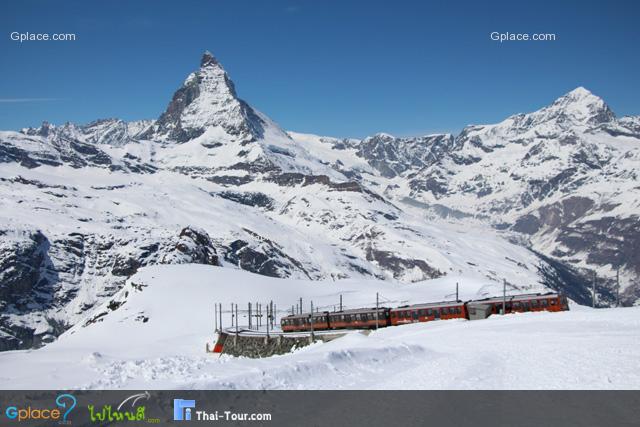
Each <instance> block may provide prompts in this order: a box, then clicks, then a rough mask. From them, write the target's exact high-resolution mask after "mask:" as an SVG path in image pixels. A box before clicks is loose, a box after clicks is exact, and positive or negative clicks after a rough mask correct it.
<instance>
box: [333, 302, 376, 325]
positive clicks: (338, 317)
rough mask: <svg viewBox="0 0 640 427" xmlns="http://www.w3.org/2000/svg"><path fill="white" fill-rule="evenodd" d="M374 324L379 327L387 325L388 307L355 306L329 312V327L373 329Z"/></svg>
mask: <svg viewBox="0 0 640 427" xmlns="http://www.w3.org/2000/svg"><path fill="white" fill-rule="evenodd" d="M376 311H377V317H376ZM376 324H377V325H378V326H377V327H379V328H382V327H385V326H389V309H388V308H386V307H379V308H377V309H376V308H375V307H374V308H357V309H354V310H343V311H336V312H331V313H329V326H330V328H331V329H375V328H376Z"/></svg>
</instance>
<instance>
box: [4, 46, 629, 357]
mask: <svg viewBox="0 0 640 427" xmlns="http://www.w3.org/2000/svg"><path fill="white" fill-rule="evenodd" d="M639 122H640V121H639V120H638V118H625V119H620V120H617V119H616V118H615V116H614V115H613V113H612V112H611V111H610V110H609V108H608V107H606V105H605V104H604V102H602V101H601V100H600V99H599V98H597V97H595V96H593V95H591V94H589V93H588V92H587V91H586V90H584V89H578V90H576V91H573V92H571V93H570V94H568V95H566V96H565V97H562V98H560V99H559V100H558V101H556V102H555V103H554V104H553V105H551V106H550V107H547V108H544V109H542V110H540V111H538V112H535V113H532V114H529V115H518V116H513V117H511V118H509V119H507V120H506V121H505V122H503V123H500V124H497V125H492V126H471V127H469V128H466V129H465V130H464V131H463V132H462V133H461V134H460V135H458V136H455V137H454V136H452V135H432V136H425V137H420V138H394V137H392V136H390V135H385V134H379V135H375V136H373V137H370V138H366V139H364V140H362V141H360V140H354V139H336V138H326V137H316V136H312V135H304V134H296V133H287V132H285V131H284V130H282V129H281V128H280V127H279V126H278V125H277V124H276V123H274V122H273V121H272V120H270V119H269V118H268V117H267V116H265V115H264V114H262V113H260V112H258V111H256V110H255V109H253V108H252V107H251V106H249V105H248V104H247V103H246V102H244V101H242V100H241V99H239V98H238V96H237V93H236V91H235V88H234V85H233V83H232V81H231V79H230V78H229V76H228V75H227V73H226V72H225V71H224V69H223V67H222V66H221V65H220V63H219V62H218V61H217V60H216V59H215V58H214V57H213V56H212V55H211V54H210V53H205V54H204V56H203V58H202V60H201V65H200V68H199V69H198V70H197V71H196V72H194V73H191V74H190V75H189V76H188V77H187V79H186V80H185V82H184V83H183V85H182V86H181V87H180V88H179V89H178V90H177V91H176V93H175V94H174V95H173V98H172V99H171V101H170V103H169V104H168V106H167V109H166V110H165V112H164V113H163V114H162V115H161V116H160V117H159V118H158V119H157V120H155V121H138V122H129V123H126V122H123V121H121V120H117V119H109V120H100V121H96V122H93V123H90V124H88V125H75V124H70V123H67V124H64V125H61V126H54V125H51V124H48V123H44V124H43V125H42V126H41V127H39V128H31V129H24V130H22V131H20V132H13V131H4V132H0V194H1V196H2V197H1V199H0V200H1V201H0V203H1V206H2V210H1V213H0V237H1V240H0V313H1V314H0V350H7V349H16V348H30V347H37V346H40V345H43V344H46V343H48V342H51V341H53V340H55V339H56V337H57V336H58V335H60V334H61V333H62V332H64V331H65V330H67V329H69V328H70V327H72V326H73V325H76V324H81V323H83V321H85V322H86V319H94V318H95V316H96V315H97V314H99V313H102V312H103V311H102V310H104V307H105V306H106V307H107V308H108V310H116V309H117V308H118V301H116V300H114V299H112V298H113V296H114V295H115V294H116V293H117V292H118V291H119V290H120V289H122V287H123V286H124V284H125V283H126V281H127V279H128V278H129V277H131V276H132V275H134V274H135V273H136V272H137V271H138V270H139V269H140V268H142V267H145V266H150V265H154V264H182V263H198V264H206V265H214V266H220V267H223V268H239V269H244V270H248V271H251V272H255V273H258V274H261V275H264V276H271V277H288V278H295V279H305V280H314V281H317V280H324V281H339V280H342V279H347V278H350V279H379V280H385V281H389V282H392V283H406V284H407V283H413V282H419V281H425V280H431V279H435V278H438V277H442V276H449V277H456V276H460V277H473V278H475V279H474V280H484V281H486V283H487V285H495V284H499V283H502V281H503V280H506V281H507V283H508V284H509V286H510V288H511V289H519V290H540V289H543V288H544V287H545V286H552V287H556V288H559V289H562V290H564V291H565V292H567V293H568V295H569V296H570V297H571V298H572V299H574V300H576V301H578V302H586V301H587V300H588V298H589V295H588V288H589V283H586V282H584V281H583V280H582V277H583V276H584V275H585V274H586V272H587V271H588V270H589V269H594V268H595V269H597V271H598V273H599V274H600V275H604V274H609V275H610V273H611V269H612V268H616V267H617V266H620V267H621V268H622V270H621V277H623V279H624V281H623V283H624V284H625V301H626V302H627V303H629V304H630V303H633V302H634V301H635V300H637V299H638V298H639V297H640V295H638V289H639V286H638V271H639V270H638V268H639V262H638V258H637V255H636V253H637V251H634V250H630V249H629V248H633V247H637V242H638V240H637V239H638V229H639V228H638V216H637V212H638V209H637V208H638V197H637V195H638V177H637V174H636V170H638V168H637V166H638V162H639V161H640V154H639V152H638V147H639V146H640V144H639V141H640V135H639V133H638V129H639V128H640V126H639V125H638V123H639ZM587 199H588V201H587ZM634 233H635V234H634ZM621 245H622V246H621ZM624 245H628V247H625V246H624ZM634 245H635V246H634ZM530 248H533V249H534V251H535V252H534V251H531V250H530ZM634 257H635V258H634ZM339 283H340V282H337V284H338V285H337V286H339ZM598 293H599V296H600V298H601V303H602V304H608V303H610V302H611V301H612V298H613V297H612V288H611V286H610V284H608V283H604V282H602V281H601V283H600V285H599V287H598Z"/></svg>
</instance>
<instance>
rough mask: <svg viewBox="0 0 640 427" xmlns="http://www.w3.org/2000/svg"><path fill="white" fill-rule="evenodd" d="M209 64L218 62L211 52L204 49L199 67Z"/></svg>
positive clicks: (217, 63)
mask: <svg viewBox="0 0 640 427" xmlns="http://www.w3.org/2000/svg"><path fill="white" fill-rule="evenodd" d="M211 65H220V63H219V62H218V60H217V59H216V57H215V56H213V54H212V53H211V52H209V51H208V50H205V51H204V53H203V54H202V59H201V60H200V67H201V68H202V67H208V66H211Z"/></svg>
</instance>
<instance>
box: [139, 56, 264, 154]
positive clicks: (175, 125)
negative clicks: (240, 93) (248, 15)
mask: <svg viewBox="0 0 640 427" xmlns="http://www.w3.org/2000/svg"><path fill="white" fill-rule="evenodd" d="M208 130H210V131H211V132H210V133H212V134H216V135H225V134H226V135H227V137H226V138H223V137H221V139H225V140H239V141H240V140H241V141H253V140H255V139H257V138H258V137H259V136H261V135H262V132H263V130H262V123H261V120H260V119H259V118H258V116H257V114H256V113H255V112H254V111H253V109H252V108H251V107H250V106H249V105H247V104H246V103H245V102H244V101H242V100H240V99H238V97H237V95H236V90H235V87H234V84H233V82H232V81H231V79H230V78H229V76H228V75H227V72H226V71H225V70H224V68H223V67H222V65H221V64H220V62H219V61H218V60H217V59H216V58H215V57H214V56H213V54H212V53H211V52H209V51H205V52H204V54H203V55H202V59H201V60H200V69H198V70H197V71H194V72H193V73H191V74H189V76H187V78H186V79H185V81H184V83H183V84H182V86H181V87H180V88H179V89H178V90H177V91H176V92H175V93H174V95H173V98H172V99H171V102H170V103H169V105H168V106H167V109H166V110H165V112H164V113H162V115H161V116H160V117H159V118H158V120H157V122H156V125H155V126H154V127H153V128H152V129H150V130H149V131H148V132H146V133H145V134H144V135H143V137H144V138H147V139H152V140H157V141H167V142H169V141H173V142H187V141H190V140H192V139H195V138H198V137H200V136H201V135H203V134H204V133H205V132H207V131H208ZM207 142H211V141H207ZM215 142H221V141H215Z"/></svg>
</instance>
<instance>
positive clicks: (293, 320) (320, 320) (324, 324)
mask: <svg viewBox="0 0 640 427" xmlns="http://www.w3.org/2000/svg"><path fill="white" fill-rule="evenodd" d="M328 316H329V313H328V312H326V311H321V312H316V313H313V316H311V314H310V313H302V314H290V315H289V316H286V317H283V318H282V319H280V327H281V328H282V331H283V332H304V331H310V330H311V319H313V330H314V331H322V330H327V329H329V318H328Z"/></svg>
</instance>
